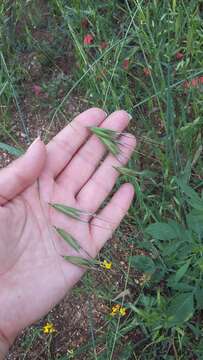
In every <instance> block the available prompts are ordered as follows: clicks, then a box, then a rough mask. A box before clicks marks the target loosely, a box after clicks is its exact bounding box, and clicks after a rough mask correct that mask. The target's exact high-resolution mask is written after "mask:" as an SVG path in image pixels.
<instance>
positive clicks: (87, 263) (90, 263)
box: [63, 255, 99, 269]
mask: <svg viewBox="0 0 203 360" xmlns="http://www.w3.org/2000/svg"><path fill="white" fill-rule="evenodd" d="M63 258H64V260H66V261H68V262H70V263H71V264H73V265H77V266H79V267H82V268H89V269H92V268H94V269H95V267H96V266H97V265H99V261H98V260H94V259H85V258H82V257H80V256H66V255H65V256H63Z"/></svg>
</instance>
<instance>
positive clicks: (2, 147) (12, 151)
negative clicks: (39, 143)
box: [0, 142, 24, 157]
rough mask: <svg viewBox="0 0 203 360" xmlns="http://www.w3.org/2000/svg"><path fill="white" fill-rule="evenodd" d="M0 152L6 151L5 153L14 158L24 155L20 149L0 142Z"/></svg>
mask: <svg viewBox="0 0 203 360" xmlns="http://www.w3.org/2000/svg"><path fill="white" fill-rule="evenodd" d="M0 150H2V151H6V152H7V153H9V154H10V155H13V156H15V157H19V156H21V155H23V154H24V151H23V150H22V149H20V148H16V147H14V146H10V145H7V144H4V143H2V142H0Z"/></svg>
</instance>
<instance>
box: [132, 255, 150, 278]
mask: <svg viewBox="0 0 203 360" xmlns="http://www.w3.org/2000/svg"><path fill="white" fill-rule="evenodd" d="M130 263H131V266H134V267H135V268H136V269H137V270H138V271H141V272H144V273H150V274H153V273H154V271H155V270H156V266H155V264H154V261H153V260H152V259H151V258H150V257H149V256H145V255H135V256H131V258H130Z"/></svg>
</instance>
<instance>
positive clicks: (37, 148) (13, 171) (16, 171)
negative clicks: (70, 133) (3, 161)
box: [0, 138, 46, 205]
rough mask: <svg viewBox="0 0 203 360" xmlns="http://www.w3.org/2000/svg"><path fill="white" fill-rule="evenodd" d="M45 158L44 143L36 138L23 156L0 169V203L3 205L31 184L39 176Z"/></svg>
mask: <svg viewBox="0 0 203 360" xmlns="http://www.w3.org/2000/svg"><path fill="white" fill-rule="evenodd" d="M45 160H46V148H45V145H44V143H43V142H42V141H41V140H40V138H37V139H36V140H35V141H34V142H33V143H32V144H31V145H30V147H29V148H28V150H27V151H26V153H25V154H24V155H23V156H21V157H20V158H19V159H17V160H15V161H13V162H12V163H11V164H10V165H8V166H7V167H6V168H4V169H2V170H0V205H4V204H5V203H6V202H8V201H9V200H11V199H13V198H14V197H15V196H16V195H18V194H20V193H21V192H22V191H23V190H25V189H26V188H27V187H28V186H30V185H31V184H33V183H34V182H35V180H36V179H37V178H38V177H39V175H40V173H41V171H42V169H43V167H44V164H45Z"/></svg>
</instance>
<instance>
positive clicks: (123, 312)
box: [119, 306, 126, 316]
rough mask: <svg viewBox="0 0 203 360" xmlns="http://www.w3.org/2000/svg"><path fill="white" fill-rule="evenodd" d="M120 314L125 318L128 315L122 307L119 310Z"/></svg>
mask: <svg viewBox="0 0 203 360" xmlns="http://www.w3.org/2000/svg"><path fill="white" fill-rule="evenodd" d="M119 313H120V314H121V316H125V315H126V308H124V307H122V306H121V307H120V309H119Z"/></svg>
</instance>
